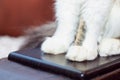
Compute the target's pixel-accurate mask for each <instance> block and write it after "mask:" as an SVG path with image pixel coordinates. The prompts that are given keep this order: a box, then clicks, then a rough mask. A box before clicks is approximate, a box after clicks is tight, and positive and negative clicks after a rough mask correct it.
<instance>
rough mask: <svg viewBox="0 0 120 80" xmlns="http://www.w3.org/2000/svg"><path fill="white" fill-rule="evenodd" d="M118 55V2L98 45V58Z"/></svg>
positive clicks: (119, 32) (119, 18)
mask: <svg viewBox="0 0 120 80" xmlns="http://www.w3.org/2000/svg"><path fill="white" fill-rule="evenodd" d="M117 54H120V1H118V0H117V1H116V2H115V4H114V6H113V8H112V11H111V14H110V17H109V19H108V22H107V24H106V30H105V33H104V35H103V39H102V40H101V42H100V45H99V55H100V56H111V55H117Z"/></svg>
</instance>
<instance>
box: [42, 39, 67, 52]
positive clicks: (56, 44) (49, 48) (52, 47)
mask: <svg viewBox="0 0 120 80" xmlns="http://www.w3.org/2000/svg"><path fill="white" fill-rule="evenodd" d="M68 47H69V46H68V45H67V44H66V43H65V42H64V41H63V40H61V39H56V38H50V37H49V38H47V39H46V40H45V41H44V42H43V44H42V46H41V50H42V51H43V52H45V53H49V54H61V53H64V52H66V51H67V49H68Z"/></svg>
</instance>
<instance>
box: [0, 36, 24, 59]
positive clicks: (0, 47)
mask: <svg viewBox="0 0 120 80" xmlns="http://www.w3.org/2000/svg"><path fill="white" fill-rule="evenodd" d="M25 39H26V38H25V37H23V36H21V37H17V38H15V37H10V36H0V59H1V58H6V57H7V56H8V55H9V53H10V52H13V51H16V50H18V49H19V48H20V47H21V46H22V45H23V44H24V41H25Z"/></svg>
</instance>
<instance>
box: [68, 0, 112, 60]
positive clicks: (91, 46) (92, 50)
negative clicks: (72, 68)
mask: <svg viewBox="0 0 120 80" xmlns="http://www.w3.org/2000/svg"><path fill="white" fill-rule="evenodd" d="M83 6H84V5H83ZM111 6H112V0H106V1H104V0H88V1H87V2H86V4H85V9H84V10H83V15H82V16H83V19H84V21H85V23H86V34H85V39H84V41H83V43H82V46H72V47H71V48H69V50H68V53H67V55H66V58H67V59H69V60H72V61H84V60H94V59H95V58H96V57H97V56H98V52H97V50H98V45H97V41H98V37H99V36H100V33H101V30H102V28H103V27H102V26H104V24H105V18H106V17H107V15H108V13H109V11H110V8H111Z"/></svg>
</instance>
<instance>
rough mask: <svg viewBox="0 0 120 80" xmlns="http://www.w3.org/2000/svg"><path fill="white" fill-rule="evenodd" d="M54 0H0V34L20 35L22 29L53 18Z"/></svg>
mask: <svg viewBox="0 0 120 80" xmlns="http://www.w3.org/2000/svg"><path fill="white" fill-rule="evenodd" d="M53 3H54V0H0V35H10V36H20V35H22V34H23V32H24V30H26V29H27V28H30V27H36V26H39V25H42V24H45V23H47V22H49V21H53V20H54V4H53Z"/></svg>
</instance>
